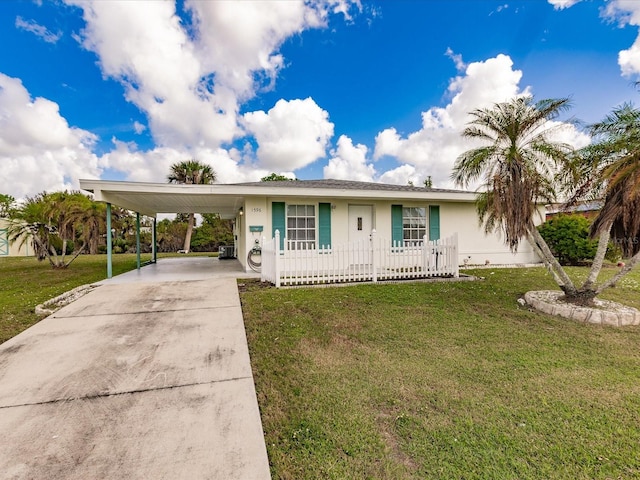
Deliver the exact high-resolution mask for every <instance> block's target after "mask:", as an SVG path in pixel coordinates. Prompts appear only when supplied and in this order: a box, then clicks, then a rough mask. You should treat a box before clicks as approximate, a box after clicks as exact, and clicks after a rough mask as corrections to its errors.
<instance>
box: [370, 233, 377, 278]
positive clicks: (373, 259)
mask: <svg viewBox="0 0 640 480" xmlns="http://www.w3.org/2000/svg"><path fill="white" fill-rule="evenodd" d="M377 242H378V237H377V232H376V229H375V228H374V229H373V230H371V242H370V245H369V249H370V250H371V253H370V255H371V269H372V270H373V272H372V278H373V282H374V283H376V282H377V281H378V256H377V255H376V254H377V250H378V249H377V248H376V246H377V245H378V243H377Z"/></svg>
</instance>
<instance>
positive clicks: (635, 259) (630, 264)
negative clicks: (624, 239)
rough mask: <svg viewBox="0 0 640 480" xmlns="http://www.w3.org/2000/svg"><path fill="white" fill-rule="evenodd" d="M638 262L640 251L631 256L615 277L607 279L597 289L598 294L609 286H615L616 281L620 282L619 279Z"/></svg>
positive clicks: (639, 260)
mask: <svg viewBox="0 0 640 480" xmlns="http://www.w3.org/2000/svg"><path fill="white" fill-rule="evenodd" d="M638 262H640V251H639V252H638V253H636V254H635V255H634V256H633V257H631V259H629V261H628V262H627V263H626V264H625V266H624V267H622V268H621V269H620V271H619V272H618V273H616V274H615V275H614V276H613V277H611V278H610V279H609V280H607V281H606V282H604V283H603V284H602V285H600V286H599V287H598V289H597V290H596V295H599V294H600V293H601V292H602V291H603V290H605V289H607V288H609V287H613V286H614V285H615V284H616V283H618V280H620V279H621V278H622V277H624V276H625V275H626V274H627V273H629V272H630V271H631V269H632V268H633V267H635V265H636V264H637V263H638Z"/></svg>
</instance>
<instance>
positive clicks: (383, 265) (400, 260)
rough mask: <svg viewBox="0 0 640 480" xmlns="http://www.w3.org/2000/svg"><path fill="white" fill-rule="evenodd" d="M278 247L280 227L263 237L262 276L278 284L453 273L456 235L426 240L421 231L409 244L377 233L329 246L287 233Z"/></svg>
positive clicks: (385, 278) (390, 278)
mask: <svg viewBox="0 0 640 480" xmlns="http://www.w3.org/2000/svg"><path fill="white" fill-rule="evenodd" d="M283 243H284V248H280V232H279V231H278V230H276V233H275V237H274V238H272V239H267V238H266V237H263V239H262V269H261V278H262V281H263V282H271V283H273V284H274V285H275V286H276V287H279V286H281V285H310V284H327V283H343V282H365V281H369V282H378V281H381V280H394V279H411V278H428V277H445V276H450V277H457V276H458V236H457V234H454V235H452V236H451V237H449V238H446V239H441V240H432V241H429V240H427V238H426V237H425V238H424V239H423V240H422V241H421V242H415V243H414V244H413V245H405V244H404V243H402V242H400V243H396V242H393V243H392V242H391V241H389V240H387V239H383V238H378V237H377V235H376V231H375V230H373V231H372V232H371V238H370V240H362V241H359V242H350V243H347V244H344V245H337V246H332V247H320V248H315V247H313V248H308V249H299V248H298V249H296V248H292V247H294V246H295V245H294V242H291V241H288V240H286V239H285V241H284V242H283Z"/></svg>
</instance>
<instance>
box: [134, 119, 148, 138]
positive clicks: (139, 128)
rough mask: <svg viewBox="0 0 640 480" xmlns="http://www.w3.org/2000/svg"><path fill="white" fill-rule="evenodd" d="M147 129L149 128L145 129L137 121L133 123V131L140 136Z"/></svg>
mask: <svg viewBox="0 0 640 480" xmlns="http://www.w3.org/2000/svg"><path fill="white" fill-rule="evenodd" d="M146 129H147V127H145V126H144V125H143V124H142V123H140V122H138V121H135V122H133V130H134V131H135V132H136V133H137V134H138V135H140V134H141V133H142V132H144V131H145V130H146Z"/></svg>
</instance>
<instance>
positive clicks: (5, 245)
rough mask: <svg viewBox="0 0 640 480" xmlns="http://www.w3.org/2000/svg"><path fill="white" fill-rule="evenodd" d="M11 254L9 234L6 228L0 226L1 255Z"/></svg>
mask: <svg viewBox="0 0 640 480" xmlns="http://www.w3.org/2000/svg"><path fill="white" fill-rule="evenodd" d="M6 255H9V234H8V231H7V229H6V228H0V256H6Z"/></svg>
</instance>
